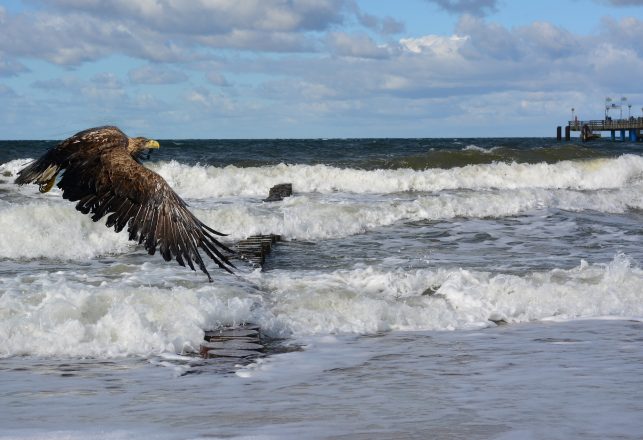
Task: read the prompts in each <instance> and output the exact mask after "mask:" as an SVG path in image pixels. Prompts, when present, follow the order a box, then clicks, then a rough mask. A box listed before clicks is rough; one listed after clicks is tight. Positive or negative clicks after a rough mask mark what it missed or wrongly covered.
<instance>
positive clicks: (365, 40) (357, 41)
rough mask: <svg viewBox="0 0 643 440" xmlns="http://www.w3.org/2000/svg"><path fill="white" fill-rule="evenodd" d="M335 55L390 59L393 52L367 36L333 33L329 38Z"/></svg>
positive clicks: (388, 47)
mask: <svg viewBox="0 0 643 440" xmlns="http://www.w3.org/2000/svg"><path fill="white" fill-rule="evenodd" d="M328 42H329V46H330V47H331V50H332V51H333V53H335V54H337V55H340V56H347V57H356V58H388V57H389V56H390V55H391V53H392V52H393V50H392V48H391V47H390V46H387V45H378V44H376V43H375V42H374V41H373V39H371V38H370V37H369V36H368V35H366V34H358V35H351V34H347V33H345V32H333V33H331V34H330V35H329V37H328Z"/></svg>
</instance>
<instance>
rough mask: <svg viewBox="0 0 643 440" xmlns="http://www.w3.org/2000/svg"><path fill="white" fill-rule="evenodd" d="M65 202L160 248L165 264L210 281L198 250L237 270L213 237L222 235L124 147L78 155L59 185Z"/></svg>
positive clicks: (152, 250) (148, 246) (150, 248)
mask: <svg viewBox="0 0 643 440" xmlns="http://www.w3.org/2000/svg"><path fill="white" fill-rule="evenodd" d="M58 187H59V188H60V189H62V191H63V198H65V199H67V200H70V201H78V203H77V204H76V209H77V210H79V211H80V212H82V213H83V214H89V213H91V214H93V215H92V220H94V221H98V220H99V219H101V218H102V217H104V216H106V215H107V222H106V226H107V227H112V226H113V227H114V230H115V231H116V232H120V231H121V230H122V229H123V228H125V227H126V226H127V231H128V233H129V239H130V240H134V241H138V243H139V244H144V246H145V249H146V250H147V251H148V253H149V254H150V255H153V254H154V253H155V251H156V249H157V248H158V249H159V252H160V254H161V255H162V256H163V258H164V259H165V260H166V261H170V260H171V259H172V258H173V257H174V258H175V259H176V261H177V262H178V263H179V264H180V265H181V266H185V264H186V263H187V265H188V266H190V268H191V269H192V270H195V269H194V265H195V264H196V265H198V266H199V268H200V269H201V270H202V271H203V272H204V273H205V274H206V275H207V276H208V279H209V280H210V281H212V278H211V277H210V274H209V272H208V271H207V269H206V267H205V263H204V262H203V259H202V258H201V255H200V253H199V250H198V248H201V249H202V250H203V252H205V254H206V255H208V256H209V257H210V258H211V259H212V260H214V262H215V263H217V265H219V267H221V268H222V269H225V270H227V271H228V272H231V270H230V268H231V267H234V265H233V264H232V263H230V261H229V260H228V257H227V256H226V255H225V254H224V253H228V254H233V253H234V251H232V250H231V249H229V248H228V247H227V246H225V245H223V244H222V243H220V242H219V241H218V240H217V239H216V238H214V236H213V235H224V234H221V233H219V232H217V231H215V230H214V229H211V228H210V227H208V226H206V225H205V224H204V223H202V222H201V221H200V220H199V219H197V218H196V217H195V216H194V214H192V213H191V212H190V211H189V210H188V209H187V204H186V203H185V202H184V201H183V200H182V199H181V198H180V197H179V196H178V195H177V194H176V193H175V192H174V191H173V190H172V189H171V188H170V186H169V185H168V184H167V183H166V182H165V180H164V179H163V178H162V177H161V176H159V175H158V174H156V173H155V172H154V171H152V170H150V169H147V168H145V167H144V166H143V165H141V164H139V163H137V162H136V161H135V160H134V158H132V156H131V155H130V154H129V153H128V152H127V151H126V150H125V149H113V150H111V151H109V152H108V153H107V152H106V153H104V154H100V155H86V154H83V153H82V152H80V151H79V152H77V153H75V154H74V157H73V159H72V160H70V162H69V164H68V165H67V169H66V170H65V173H64V174H63V177H62V178H61V179H60V182H59V183H58Z"/></svg>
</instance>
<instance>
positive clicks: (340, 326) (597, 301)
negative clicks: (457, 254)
mask: <svg viewBox="0 0 643 440" xmlns="http://www.w3.org/2000/svg"><path fill="white" fill-rule="evenodd" d="M257 282H258V283H260V284H261V285H262V286H263V288H264V289H266V290H268V291H270V292H272V295H273V297H274V300H275V303H276V304H278V305H276V306H275V308H274V309H273V310H272V313H273V314H274V315H275V316H276V318H277V320H281V321H282V322H284V323H286V324H287V325H286V327H287V328H289V329H290V330H291V331H292V332H293V333H295V334H311V333H312V334H316V333H333V332H353V333H373V332H377V331H383V330H420V329H425V330H451V329H471V328H480V327H486V326H489V325H493V324H491V323H490V321H498V320H504V321H506V322H526V321H533V320H540V319H544V318H549V317H554V316H556V317H558V318H559V319H563V318H564V319H574V318H580V317H594V316H626V317H638V318H643V302H641V299H640V292H641V291H642V289H643V271H642V270H641V269H640V268H638V267H634V266H633V265H632V262H631V261H630V260H629V259H628V258H627V257H625V256H623V255H618V256H616V257H615V258H614V260H613V261H612V262H611V263H610V264H608V265H588V264H587V263H584V262H583V263H581V265H580V266H578V267H577V268H575V269H571V270H560V269H555V270H552V271H548V272H542V273H534V274H531V275H525V276H517V275H508V274H492V273H487V272H477V271H469V270H464V269H457V270H452V269H451V270H447V269H440V270H437V271H433V270H427V269H419V270H414V271H404V270H401V269H400V270H396V271H384V270H378V269H376V268H373V267H365V268H362V269H359V268H358V269H353V270H340V271H336V272H333V273H329V274H328V273H324V274H320V273H310V274H298V275H297V276H292V275H290V274H286V273H283V272H279V271H274V272H270V273H269V274H266V275H265V276H263V277H262V279H261V280H257ZM427 289H429V290H427ZM431 290H433V291H434V293H432V294H429V293H430V292H431ZM423 293H424V294H423Z"/></svg>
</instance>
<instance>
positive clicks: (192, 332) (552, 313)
mask: <svg viewBox="0 0 643 440" xmlns="http://www.w3.org/2000/svg"><path fill="white" fill-rule="evenodd" d="M144 266H145V265H144ZM137 270H138V271H142V272H143V275H142V274H141V273H137V272H136V270H134V273H133V274H123V275H122V277H121V278H119V279H118V280H113V281H110V282H107V281H103V282H101V281H100V278H98V277H96V279H95V280H93V281H95V282H93V281H92V280H88V279H84V280H82V282H81V281H75V280H74V277H71V276H69V274H68V273H41V274H36V275H34V274H30V275H23V276H17V277H15V278H4V279H1V280H0V281H1V282H2V284H3V287H4V293H3V294H2V295H0V339H1V340H2V341H3V344H2V345H1V346H0V355H2V356H9V355H27V354H34V355H42V356H59V355H65V356H100V357H114V356H123V355H127V354H137V355H150V354H158V353H162V352H170V353H181V352H183V351H190V350H193V349H195V348H196V347H198V344H199V342H200V341H201V340H202V338H203V330H204V329H208V328H216V327H217V326H219V325H221V324H225V323H234V322H240V321H252V322H256V323H258V324H260V325H261V326H262V328H263V329H264V331H265V332H266V333H267V334H271V335H281V336H295V337H298V336H305V335H310V334H316V335H320V334H321V335H323V334H333V333H373V332H378V331H383V330H425V329H432V330H451V329H471V328H481V327H486V326H492V325H494V324H493V323H492V322H490V320H495V321H497V320H504V321H507V322H526V321H533V320H541V319H546V318H550V317H558V319H562V318H564V319H575V318H583V317H585V318H586V317H596V316H601V317H604V316H613V317H634V318H643V302H641V299H640V292H641V291H642V290H643V271H642V270H641V269H640V268H638V267H635V266H634V265H633V263H632V262H631V261H630V260H629V259H628V258H627V257H625V256H623V255H618V256H616V257H615V258H614V260H613V261H612V262H611V263H610V264H607V265H600V264H597V265H589V264H587V263H582V264H580V265H579V266H578V267H576V268H574V269H571V270H561V269H555V270H552V271H547V272H538V273H533V274H526V275H522V276H518V275H509V274H493V273H488V272H478V271H471V270H465V269H439V270H429V269H418V270H411V271H404V270H401V269H400V270H386V269H383V268H377V267H357V268H353V269H343V270H337V271H334V272H330V273H322V272H316V271H310V272H306V271H279V270H276V271H271V272H268V273H262V272H258V271H257V272H253V273H251V274H249V275H247V282H235V283H222V282H219V283H215V284H207V285H203V284H201V285H200V286H196V287H194V286H193V287H192V288H187V287H180V286H174V287H170V288H168V287H160V286H148V287H146V286H145V285H144V284H143V285H140V284H137V283H135V282H134V280H136V279H140V277H141V276H143V278H145V277H148V279H150V280H152V279H154V278H155V272H154V269H153V268H150V267H142V268H138V269H137ZM163 270H164V269H163ZM156 275H159V274H158V273H156ZM166 278H167V277H166ZM92 283H93V284H95V285H94V286H92V285H91V284H92ZM260 292H263V293H260Z"/></svg>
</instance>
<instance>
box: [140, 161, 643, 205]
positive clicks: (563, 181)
mask: <svg viewBox="0 0 643 440" xmlns="http://www.w3.org/2000/svg"><path fill="white" fill-rule="evenodd" d="M152 168H153V169H154V170H155V171H157V172H158V173H159V174H161V175H162V176H163V177H164V178H165V179H166V180H167V181H168V182H169V183H170V185H172V186H173V187H174V188H175V189H176V190H177V192H179V194H181V195H183V196H185V197H188V198H211V197H227V196H244V197H265V196H266V195H267V192H268V189H269V188H270V187H272V186H274V185H276V184H279V183H283V182H290V183H292V184H293V189H294V190H295V192H299V193H309V192H320V193H332V192H338V191H339V192H350V193H358V194H364V193H371V194H373V193H377V194H390V193H398V192H405V191H421V192H426V191H428V192H435V191H441V190H456V189H471V190H485V189H521V188H542V189H574V190H597V189H616V188H621V187H623V186H626V185H628V184H630V183H631V182H633V181H640V180H641V177H642V176H643V157H641V156H635V155H623V156H620V157H618V158H613V159H591V160H585V161H562V162H557V163H554V164H548V163H544V162H543V163H537V164H526V163H492V164H483V165H467V166H464V167H460V168H451V169H428V170H423V171H416V170H410V169H395V170H381V169H380V170H358V169H344V168H337V167H332V166H328V165H286V164H279V165H274V166H264V167H249V168H238V167H235V166H227V167H225V168H217V167H213V166H198V165H197V166H190V165H185V164H180V163H178V162H175V161H171V162H165V163H158V164H153V165H152Z"/></svg>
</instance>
